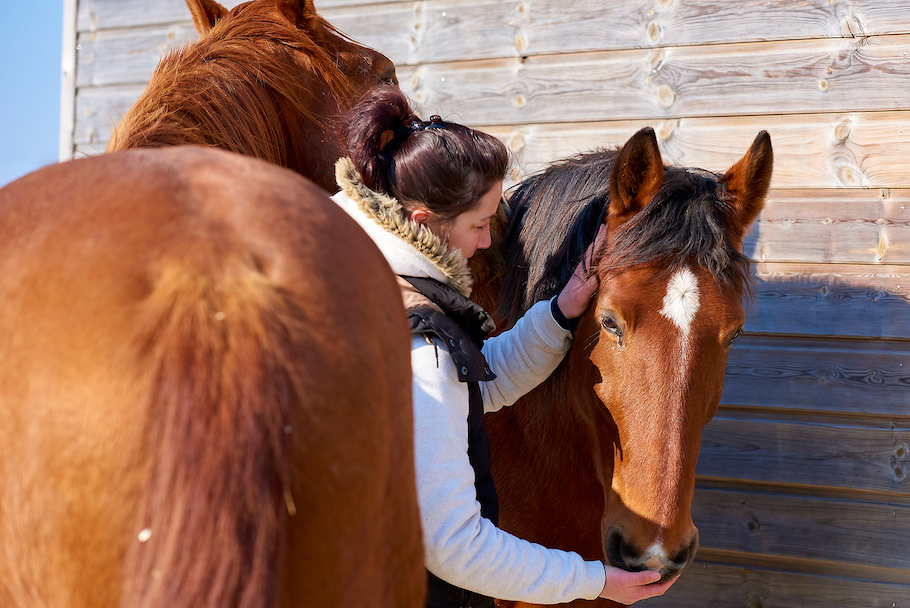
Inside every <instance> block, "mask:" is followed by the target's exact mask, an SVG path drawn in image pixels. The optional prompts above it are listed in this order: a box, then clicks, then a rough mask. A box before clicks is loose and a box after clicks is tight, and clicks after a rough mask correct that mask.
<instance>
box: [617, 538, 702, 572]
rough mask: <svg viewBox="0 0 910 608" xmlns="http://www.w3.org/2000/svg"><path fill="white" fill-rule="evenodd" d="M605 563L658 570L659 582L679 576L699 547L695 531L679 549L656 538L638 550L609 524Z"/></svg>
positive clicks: (618, 566) (627, 568)
mask: <svg viewBox="0 0 910 608" xmlns="http://www.w3.org/2000/svg"><path fill="white" fill-rule="evenodd" d="M604 548H605V554H606V557H607V563H609V564H610V565H611V566H615V567H616V568H621V569H623V570H627V571H629V572H640V571H642V570H655V571H657V572H660V580H659V581H658V582H659V583H663V582H665V581H668V580H670V579H671V578H673V577H675V576H678V575H679V573H680V572H682V570H683V568H685V567H686V566H688V565H689V564H690V563H691V562H692V560H693V559H694V558H695V551H696V549H698V530H693V532H692V534H691V535H689V536H688V538H687V539H686V541H685V542H684V543H683V546H682V548H677V549H675V550H674V549H672V548H668V547H666V546H665V544H664V543H662V542H661V540H660V538H658V539H657V540H656V541H655V542H653V543H652V544H651V545H650V546H649V547H648V548H646V549H644V550H640V549H638V548H637V547H636V546H635V544H634V543H632V542H631V541H630V540H629V539H628V538H626V535H625V534H624V533H623V530H622V529H621V528H620V527H619V526H611V527H610V529H609V530H608V531H607V536H606V539H605V543H604Z"/></svg>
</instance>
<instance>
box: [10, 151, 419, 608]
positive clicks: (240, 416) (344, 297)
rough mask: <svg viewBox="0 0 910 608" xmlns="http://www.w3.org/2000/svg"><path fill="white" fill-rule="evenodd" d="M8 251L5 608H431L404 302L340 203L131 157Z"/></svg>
mask: <svg viewBox="0 0 910 608" xmlns="http://www.w3.org/2000/svg"><path fill="white" fill-rule="evenodd" d="M0 234H2V235H3V238H2V239H0V357H2V360H3V362H4V365H3V366H0V419H2V420H3V421H4V423H3V424H2V425H0V479H2V483H3V492H2V493H0V605H3V606H4V607H17V608H18V607H22V608H25V607H28V608H34V607H40V606H61V607H62V606H66V607H69V608H78V607H83V606H84V607H86V608H88V607H90V606H91V607H95V608H97V607H104V606H117V605H120V604H121V603H122V604H123V605H128V606H235V605H236V606H274V605H278V603H277V602H278V601H279V600H281V603H282V605H284V606H314V605H319V606H343V605H369V606H404V605H409V606H416V605H420V604H421V597H422V588H423V585H424V583H425V581H424V577H425V572H424V570H423V565H422V547H421V544H420V536H419V533H420V530H419V520H418V513H417V502H416V494H415V489H414V479H413V454H412V450H413V448H412V447H411V442H410V439H411V436H410V434H411V432H412V431H411V409H410V375H409V365H408V360H409V345H408V331H407V326H406V322H405V319H404V314H403V310H402V309H401V308H400V307H397V306H377V305H376V303H377V302H392V303H397V302H398V301H399V300H400V297H399V295H398V290H397V287H396V285H395V281H394V279H393V277H392V275H391V272H390V271H389V270H388V267H387V266H386V264H385V261H384V260H383V258H382V257H381V254H380V253H379V252H378V251H377V250H376V248H375V247H374V246H373V244H372V243H371V242H370V241H369V239H368V238H367V237H366V236H365V235H364V234H363V233H362V232H361V231H360V230H359V228H357V226H356V225H355V224H354V223H353V222H352V221H351V220H350V219H349V218H348V217H347V216H346V215H345V214H344V213H343V212H341V211H340V210H339V209H338V208H337V207H336V206H335V205H333V204H332V203H331V201H329V200H328V199H327V197H326V196H325V195H324V194H323V193H322V192H321V191H320V190H319V189H317V188H316V187H315V186H313V185H312V184H310V183H309V182H307V181H306V180H304V179H303V178H301V177H300V176H297V175H295V174H293V173H291V172H289V171H286V170H284V169H280V168H278V167H274V166H272V165H269V164H266V163H264V162H261V161H256V160H253V159H248V158H245V157H241V156H237V155H233V154H229V153H226V152H220V151H216V150H207V149H202V148H195V147H179V148H170V149H164V150H154V151H153V150H147V151H142V150H137V151H128V152H120V153H116V154H111V155H106V156H102V157H96V158H91V159H84V160H79V161H73V162H70V163H66V164H62V165H57V166H52V167H48V168H46V169H43V170H41V171H38V172H36V173H33V174H31V175H29V176H27V177H25V178H23V179H21V180H18V181H16V182H14V183H12V184H11V185H9V186H7V187H6V188H4V189H3V190H0ZM289 511H291V512H294V511H296V514H292V515H290V516H289V515H288V512H289ZM143 530H146V532H145V533H144V534H143ZM282 564H283V566H282Z"/></svg>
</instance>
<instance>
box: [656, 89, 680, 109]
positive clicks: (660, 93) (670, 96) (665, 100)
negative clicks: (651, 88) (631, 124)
mask: <svg viewBox="0 0 910 608" xmlns="http://www.w3.org/2000/svg"><path fill="white" fill-rule="evenodd" d="M657 101H659V102H660V105H662V106H663V107H665V108H669V107H670V106H672V105H673V102H675V101H676V93H674V92H673V89H671V88H670V87H668V86H667V85H665V84H662V85H660V87H658V89H657Z"/></svg>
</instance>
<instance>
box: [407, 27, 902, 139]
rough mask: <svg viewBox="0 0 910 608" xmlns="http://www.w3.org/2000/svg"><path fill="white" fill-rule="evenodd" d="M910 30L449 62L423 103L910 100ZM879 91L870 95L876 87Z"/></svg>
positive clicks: (509, 107) (422, 78) (554, 107)
mask: <svg viewBox="0 0 910 608" xmlns="http://www.w3.org/2000/svg"><path fill="white" fill-rule="evenodd" d="M908 43H910V36H906V35H900V36H883V37H879V38H864V39H861V40H860V41H857V40H854V39H849V40H821V41H819V40H812V41H794V42H785V43H784V42H768V43H764V42H763V43H749V44H731V45H717V46H700V47H679V48H671V49H663V50H658V51H650V50H649V51H616V52H605V53H581V54H572V55H553V56H541V57H530V58H528V59H526V60H522V59H503V60H487V61H477V62H460V63H442V64H428V65H423V66H420V67H419V68H418V69H417V71H416V83H415V86H414V88H415V91H416V93H415V95H416V98H417V100H418V101H420V102H421V103H425V104H428V105H430V106H433V107H437V108H439V109H440V110H441V112H440V113H454V112H459V113H460V114H461V115H462V119H463V120H464V121H465V122H468V123H471V124H488V125H490V124H525V123H538V122H571V121H577V120H586V121H588V120H620V119H622V120H627V119H641V118H649V119H652V120H653V119H662V118H663V119H667V118H683V117H687V116H733V115H742V114H755V115H766V114H782V113H785V114H791V113H815V112H824V113H829V112H844V111H854V112H855V111H872V110H875V111H879V110H899V109H908V108H910V99H908V97H907V96H906V94H905V91H906V90H907V88H908V86H910V62H907V61H906V56H905V55H904V54H903V53H905V52H907V51H905V50H904V49H906V48H907V45H908ZM873 90H874V91H875V93H876V94H875V95H869V94H868V92H869V91H873Z"/></svg>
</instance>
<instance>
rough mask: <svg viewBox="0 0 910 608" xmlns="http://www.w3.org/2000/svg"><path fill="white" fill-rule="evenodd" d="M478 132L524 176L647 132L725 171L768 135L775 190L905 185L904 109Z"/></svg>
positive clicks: (666, 148)
mask: <svg viewBox="0 0 910 608" xmlns="http://www.w3.org/2000/svg"><path fill="white" fill-rule="evenodd" d="M501 103H505V101H503V102H501ZM427 109H428V110H432V111H434V112H435V111H436V108H430V107H428V108H427ZM480 126H481V128H485V129H486V130H489V131H491V132H493V133H495V134H496V135H498V136H499V137H501V138H502V139H503V140H504V141H506V142H508V143H509V146H510V148H511V150H512V152H513V154H514V156H515V159H516V161H517V163H518V168H519V172H520V173H521V174H524V175H527V174H530V173H534V172H536V171H539V170H540V169H542V168H543V167H544V166H546V165H547V164H549V163H550V162H553V161H554V160H556V159H559V158H564V157H566V156H570V155H572V154H576V153H578V152H582V151H586V150H592V149H595V148H603V147H610V146H618V145H621V144H622V143H624V142H625V140H626V139H628V138H629V137H630V136H631V135H632V134H633V133H635V132H636V131H638V130H639V129H641V128H643V127H652V128H654V130H655V131H656V132H657V135H658V139H659V142H660V147H661V153H662V154H663V156H664V159H665V160H666V162H668V163H671V164H676V165H683V166H698V167H702V168H706V169H711V170H713V171H724V170H726V169H727V168H728V167H729V166H730V165H732V164H733V163H734V162H735V161H736V160H738V159H739V158H740V157H741V156H742V155H743V154H745V152H746V150H748V148H749V145H750V144H751V143H752V140H753V139H754V138H755V136H756V135H757V134H758V132H759V131H768V133H769V134H770V135H771V141H772V145H773V146H774V177H773V181H772V187H773V188H776V189H781V188H800V189H803V188H856V187H863V188H868V187H886V188H900V187H910V172H908V171H907V170H906V166H905V160H906V159H907V158H910V112H906V111H898V112H865V113H847V114H800V115H784V116H779V115H770V116H767V115H762V116H729V117H723V118H683V119H671V120H662V119H660V118H651V119H642V120H632V121H622V120H616V121H598V122H585V123H567V124H524V125H517V126H511V125H498V126H497V125H493V126H486V125H480Z"/></svg>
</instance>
